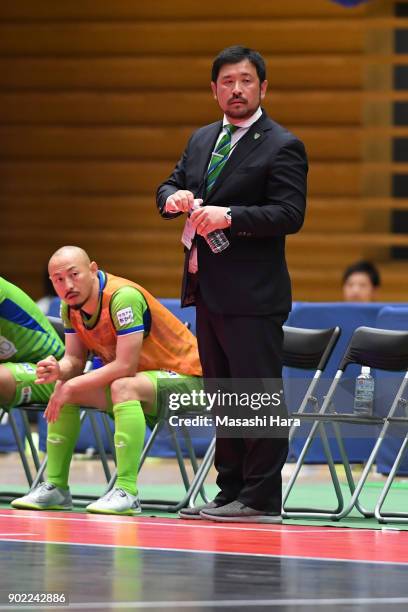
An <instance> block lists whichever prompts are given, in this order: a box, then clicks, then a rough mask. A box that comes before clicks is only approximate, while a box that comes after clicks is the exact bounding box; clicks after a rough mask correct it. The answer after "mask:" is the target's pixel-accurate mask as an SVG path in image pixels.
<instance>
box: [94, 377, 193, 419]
mask: <svg viewBox="0 0 408 612" xmlns="http://www.w3.org/2000/svg"><path fill="white" fill-rule="evenodd" d="M138 374H144V375H145V376H147V377H148V378H149V380H150V381H151V382H152V383H153V387H154V390H155V396H156V397H155V402H154V406H153V411H152V412H150V413H149V414H145V417H146V422H147V424H148V425H149V427H150V428H151V429H152V428H153V427H154V426H155V425H156V423H157V421H158V419H159V418H160V417H163V416H164V415H165V414H167V410H168V396H169V394H170V393H178V394H184V393H188V394H190V393H191V391H197V392H199V391H200V390H201V389H203V379H202V378H201V377H200V376H186V375H184V374H178V373H177V372H172V371H170V370H147V371H145V372H138ZM105 392H106V399H107V402H108V408H107V412H108V413H109V414H112V412H113V402H112V397H111V392H110V387H105Z"/></svg>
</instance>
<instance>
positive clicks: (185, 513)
mask: <svg viewBox="0 0 408 612" xmlns="http://www.w3.org/2000/svg"><path fill="white" fill-rule="evenodd" d="M219 507H220V505H219V504H217V503H216V502H215V501H212V502H208V504H203V505H202V506H196V507H195V508H182V509H181V510H180V512H179V517H180V518H182V519H188V520H197V519H198V520H201V519H202V518H203V517H202V516H201V514H200V512H201V511H202V510H212V509H213V508H219Z"/></svg>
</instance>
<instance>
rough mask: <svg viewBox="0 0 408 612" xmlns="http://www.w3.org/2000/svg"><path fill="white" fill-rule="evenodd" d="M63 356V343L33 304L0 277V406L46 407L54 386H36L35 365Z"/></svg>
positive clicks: (51, 384) (19, 290) (50, 384)
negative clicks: (49, 357)
mask: <svg viewBox="0 0 408 612" xmlns="http://www.w3.org/2000/svg"><path fill="white" fill-rule="evenodd" d="M63 354H64V344H63V342H62V341H61V339H60V338H59V336H58V334H57V332H56V331H55V329H54V328H53V326H52V325H51V323H50V322H49V321H48V319H47V318H46V316H45V315H44V314H43V313H42V312H41V310H40V309H39V308H38V306H37V305H36V304H35V302H33V300H32V299H31V298H30V297H28V295H27V294H26V293H24V291H22V290H21V289H19V288H18V287H16V286H15V285H12V284H11V283H9V282H8V281H6V280H5V279H4V278H2V277H0V406H1V407H2V408H6V409H8V408H12V407H13V406H22V405H23V404H29V403H44V404H47V402H48V400H49V398H50V397H51V393H52V391H53V389H54V383H51V382H50V383H48V384H44V385H42V386H39V385H36V384H35V382H34V381H35V379H36V363H37V361H40V360H41V359H44V358H45V357H47V356H49V355H52V356H53V358H56V359H60V358H61V357H62V356H63Z"/></svg>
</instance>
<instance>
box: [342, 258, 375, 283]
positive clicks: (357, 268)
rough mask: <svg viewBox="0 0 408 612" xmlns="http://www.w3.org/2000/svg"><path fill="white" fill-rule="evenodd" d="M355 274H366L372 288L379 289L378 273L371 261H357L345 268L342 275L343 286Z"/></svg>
mask: <svg viewBox="0 0 408 612" xmlns="http://www.w3.org/2000/svg"><path fill="white" fill-rule="evenodd" d="M355 273H360V274H367V276H368V277H369V279H370V281H371V284H372V285H373V287H379V286H380V284H381V279H380V273H379V271H378V269H377V268H376V267H375V265H374V264H373V263H371V261H364V260H362V261H357V262H356V263H354V264H351V266H349V267H348V268H346V270H345V272H344V274H343V285H344V283H345V282H346V281H347V280H348V278H349V277H350V276H351V275H352V274H355Z"/></svg>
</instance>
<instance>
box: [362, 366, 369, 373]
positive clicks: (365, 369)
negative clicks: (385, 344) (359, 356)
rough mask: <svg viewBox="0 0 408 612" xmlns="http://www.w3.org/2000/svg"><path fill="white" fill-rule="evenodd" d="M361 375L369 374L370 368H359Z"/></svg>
mask: <svg viewBox="0 0 408 612" xmlns="http://www.w3.org/2000/svg"><path fill="white" fill-rule="evenodd" d="M361 373H362V374H370V367H369V366H361Z"/></svg>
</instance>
